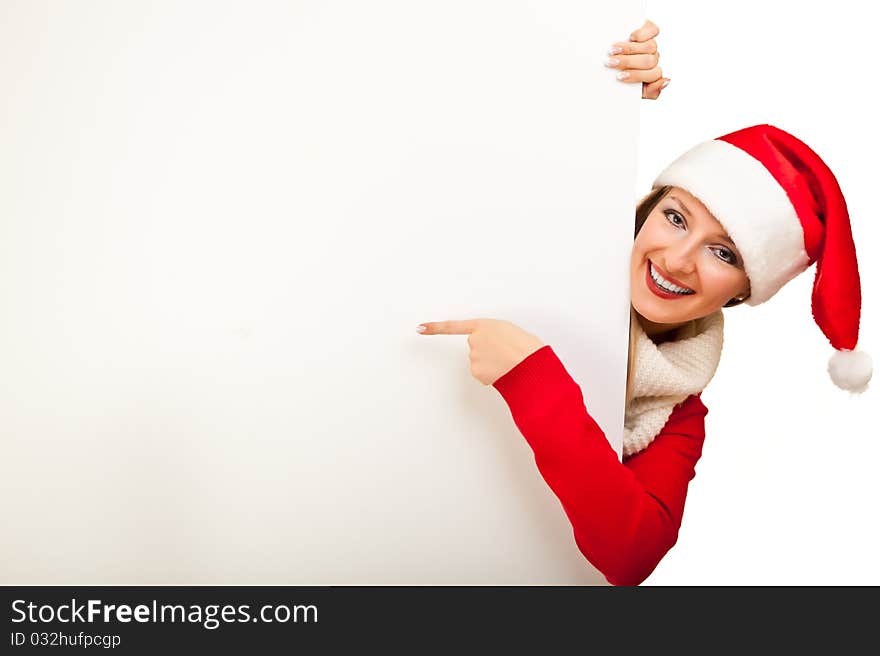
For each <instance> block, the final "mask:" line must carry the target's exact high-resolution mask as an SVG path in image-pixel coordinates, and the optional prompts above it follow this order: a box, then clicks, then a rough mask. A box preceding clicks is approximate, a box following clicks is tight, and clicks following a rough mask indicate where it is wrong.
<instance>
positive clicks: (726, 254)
mask: <svg viewBox="0 0 880 656" xmlns="http://www.w3.org/2000/svg"><path fill="white" fill-rule="evenodd" d="M712 251H713V252H715V253H721V254H722V255H721V260H722V261H723V262H727V263H728V264H732V265H734V266H736V265H737V263H738V260H737V259H736V255H734V254H733V253H732V252H731V251H729V250H728V249H726V248H722V247H719V248H713V249H712Z"/></svg>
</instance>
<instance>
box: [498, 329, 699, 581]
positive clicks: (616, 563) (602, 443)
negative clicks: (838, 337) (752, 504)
mask: <svg viewBox="0 0 880 656" xmlns="http://www.w3.org/2000/svg"><path fill="white" fill-rule="evenodd" d="M493 386H494V387H495V389H496V390H498V392H499V393H500V394H501V396H502V397H503V398H504V400H505V401H506V403H507V405H508V407H509V408H510V411H511V414H512V416H513V420H514V423H515V424H516V426H517V427H518V428H519V430H520V432H521V433H522V434H523V437H525V439H526V441H527V442H528V443H529V445H530V446H531V448H532V451H533V452H534V454H535V463H536V465H537V467H538V470H539V472H540V473H541V476H542V477H543V478H544V480H545V481H546V482H547V484H548V485H549V486H550V488H551V490H553V493H554V494H555V495H556V496H557V497H558V498H559V500H560V502H561V504H562V507H563V510H564V511H565V513H566V515H567V516H568V519H569V521H570V522H571V524H572V527H573V529H574V539H575V542H576V544H577V546H578V548H579V549H580V551H581V553H583V554H584V556H585V557H586V558H587V560H589V561H590V563H592V564H593V566H594V567H596V568H597V569H598V570H599V571H600V572H601V573H602V574H603V575H604V576H605V578H606V579H607V580H608V582H609V583H611V584H612V585H638V584H640V583H641V582H643V581H644V580H645V579H646V578H647V577H648V576H649V575H650V574H651V572H653V571H654V568H655V567H656V566H657V564H658V563H659V562H660V560H661V559H662V558H663V556H664V555H666V553H667V552H668V551H669V550H670V549H671V548H672V546H673V545H674V544H675V542H676V540H677V539H678V530H679V527H680V526H681V519H682V515H683V513H684V504H685V497H686V495H687V487H688V483H689V482H690V481H691V479H693V477H694V474H695V469H694V467H695V465H696V462H697V461H698V460H699V458H700V455H701V454H702V448H703V440H704V438H705V431H704V418H705V416H706V414H707V410H706V407H705V406H704V405H703V404H702V402H701V400H700V398H699V395H696V396H691V397H688V399H687V400H686V401H684V402H683V403H682V404H680V405H678V406H676V408H675V409H674V410H673V413H672V415H671V416H670V418H669V420H668V421H667V423H666V425H665V426H664V427H663V430H662V431H661V432H660V434H659V435H657V437H655V438H654V440H653V441H652V442H651V444H650V445H648V447H647V448H646V449H644V450H643V451H641V452H639V453H637V454H635V455H633V456H632V457H630V458H628V459H626V460H624V462H622V463H621V462H620V461H619V460H618V457H617V453H616V452H615V451H614V449H613V448H612V447H611V445H610V444H609V443H608V440H607V439H606V437H605V434H604V433H603V432H602V429H601V428H599V425H598V424H597V423H596V422H595V420H594V419H593V418H592V417H591V416H590V415H589V413H588V412H587V409H586V407H585V405H584V400H583V395H582V393H581V389H580V387H579V386H578V384H577V383H576V382H575V381H574V380H573V379H572V378H571V376H570V375H569V374H568V372H567V371H566V369H565V367H564V366H563V364H562V362H561V361H560V360H559V358H558V357H557V356H556V354H555V353H554V352H553V349H552V348H551V347H550V346H549V345H546V346H543V347H541V348H540V349H538V350H537V351H535V352H534V353H532V354H531V355H529V356H528V357H527V358H526V359H524V360H523V361H522V362H520V363H519V364H518V365H517V366H515V367H514V368H513V369H511V370H510V371H508V372H507V373H506V374H504V375H503V376H501V377H500V378H499V379H498V380H496V381H495V383H493Z"/></svg>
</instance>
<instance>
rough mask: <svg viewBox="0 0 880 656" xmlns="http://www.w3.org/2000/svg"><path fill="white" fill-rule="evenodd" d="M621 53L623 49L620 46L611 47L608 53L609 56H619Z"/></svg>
mask: <svg viewBox="0 0 880 656" xmlns="http://www.w3.org/2000/svg"><path fill="white" fill-rule="evenodd" d="M622 52H623V48H621V47H620V46H611V49H610V50H609V51H608V54H609V55H619V54H620V53H622Z"/></svg>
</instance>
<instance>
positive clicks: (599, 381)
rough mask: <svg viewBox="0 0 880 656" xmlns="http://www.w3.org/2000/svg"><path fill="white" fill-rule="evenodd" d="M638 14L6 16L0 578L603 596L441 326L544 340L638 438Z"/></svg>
mask: <svg viewBox="0 0 880 656" xmlns="http://www.w3.org/2000/svg"><path fill="white" fill-rule="evenodd" d="M641 7H642V3H641V2H640V1H638V0H629V1H628V2H623V3H616V5H615V7H614V9H613V10H603V11H602V12H601V14H597V13H596V12H595V11H594V9H593V8H592V7H591V5H589V4H586V3H582V2H575V1H573V0H559V1H555V2H549V1H546V0H542V1H541V2H524V1H519V2H510V1H508V0H504V1H501V0H496V1H479V2H473V1H470V0H468V1H463V0H459V1H456V2H443V3H434V2H418V3H417V2H410V1H409V0H396V1H392V0H385V1H383V2H370V3H364V2H357V1H334V2H329V1H325V0H320V1H319V0H313V1H308V2H294V1H287V0H279V1H269V0H266V1H263V2H247V3H245V2H241V1H238V2H210V1H207V0H188V1H186V2H171V1H165V2H151V3H146V2H143V3H141V2H116V1H111V0H94V1H91V2H75V3H74V2H60V1H58V2H49V3H44V4H37V3H31V2H27V1H21V2H9V1H4V4H3V11H4V15H3V20H2V21H0V90H2V94H3V98H4V102H2V103H0V112H3V114H2V115H0V173H2V174H0V221H2V223H0V306H2V308H3V312H4V318H3V321H2V322H0V371H2V375H0V425H2V429H0V430H2V431H3V434H4V439H3V449H4V453H3V457H2V459H0V486H2V488H0V490H2V494H0V515H2V518H3V524H4V533H5V535H4V540H3V543H2V547H0V580H2V581H3V582H4V583H7V584H12V583H30V584H38V583H39V584H42V583H95V584H102V583H114V584H119V583H147V584H157V583H171V584H185V583H225V584H231V583H242V584H244V583H251V584H253V583H260V584H273V583H274V584H301V585H306V584H319V585H328V584H373V583H375V584H383V583H404V584H429V583H544V584H550V583H591V582H603V581H604V579H603V578H602V577H601V575H599V574H597V573H596V572H595V571H594V570H593V569H592V568H591V567H590V566H589V564H588V563H587V562H586V561H585V559H584V558H583V556H582V555H581V554H580V552H579V551H578V550H577V548H576V546H575V544H574V540H573V538H572V532H571V526H570V525H569V524H568V520H567V519H566V517H565V515H564V513H563V512H562V509H561V507H560V505H559V502H558V500H557V499H556V498H555V497H554V496H553V494H552V492H551V491H550V489H549V488H548V487H547V486H546V484H545V483H544V481H543V479H542V478H541V477H540V474H539V473H538V471H537V468H536V467H535V464H534V460H533V455H532V452H531V449H530V448H529V447H528V445H527V443H526V442H525V440H524V439H523V438H522V436H521V435H520V434H519V431H518V430H517V428H516V427H515V425H514V423H513V421H512V419H511V417H510V412H509V410H508V408H507V406H506V404H505V403H504V401H503V399H502V398H501V397H500V395H499V394H498V393H497V392H496V391H495V390H494V388H487V387H485V386H482V385H481V384H480V383H478V382H477V381H476V380H475V379H473V378H472V377H471V375H470V371H469V362H468V357H467V355H468V349H467V342H466V337H465V336H451V337H439V336H438V337H426V336H421V335H418V334H417V333H416V331H415V328H416V326H417V325H418V324H419V323H420V322H423V321H438V320H443V319H462V318H475V317H484V316H485V317H495V318H501V319H508V320H511V321H514V322H515V323H517V324H519V325H521V326H523V327H525V328H526V329H528V330H530V331H532V332H534V333H535V334H537V335H539V336H540V337H541V338H542V339H544V341H546V342H547V343H549V344H552V345H553V347H554V350H555V351H556V352H557V353H558V355H559V356H560V358H561V359H562V361H563V362H564V363H565V364H566V367H567V368H568V370H569V371H570V372H571V374H572V375H573V376H574V377H575V379H576V380H577V381H578V382H580V383H581V384H582V386H583V387H584V389H585V390H589V392H588V393H587V398H588V403H589V404H590V409H591V412H592V413H593V414H594V417H595V418H596V420H597V422H598V423H599V424H600V426H602V427H603V428H604V429H605V430H606V432H607V433H608V434H609V435H610V436H612V438H613V440H614V442H615V443H616V444H617V446H618V447H619V441H620V433H619V427H620V426H621V425H622V418H623V395H624V381H625V366H624V364H625V359H626V344H627V339H626V337H627V334H626V330H627V325H628V317H629V310H628V303H627V302H626V299H627V297H626V290H627V281H628V277H627V275H626V272H627V267H628V259H629V258H628V253H629V248H630V244H631V239H632V233H631V230H632V228H631V226H632V218H631V217H632V203H631V196H632V194H633V193H634V189H635V176H636V167H635V162H636V152H637V145H638V144H637V135H636V131H637V124H638V111H639V103H640V100H639V89H638V87H636V86H634V85H622V84H619V83H618V82H617V80H616V79H615V77H614V75H613V71H610V70H608V69H607V68H605V67H604V66H603V63H602V62H603V60H604V58H605V56H606V51H607V48H608V46H609V45H610V44H611V42H613V41H615V40H618V39H621V38H625V37H626V35H627V34H629V32H630V30H632V29H634V28H635V27H637V26H638V24H639V22H640V10H641ZM597 271H598V272H601V277H599V276H597ZM597 279H598V280H600V281H601V284H596V283H595V281H596V280H597ZM588 282H589V283H592V284H588Z"/></svg>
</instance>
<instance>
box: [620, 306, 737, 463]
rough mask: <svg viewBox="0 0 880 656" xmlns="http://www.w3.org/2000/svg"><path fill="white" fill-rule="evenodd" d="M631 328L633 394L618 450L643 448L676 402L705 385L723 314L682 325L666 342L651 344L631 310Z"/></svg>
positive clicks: (710, 373)
mask: <svg viewBox="0 0 880 656" xmlns="http://www.w3.org/2000/svg"><path fill="white" fill-rule="evenodd" d="M631 317H632V320H631V321H630V330H633V331H636V334H637V340H636V346H635V350H636V353H635V357H636V363H635V371H634V372H633V381H632V399H631V400H630V401H629V402H628V403H627V404H626V416H625V418H624V428H623V455H624V456H630V455H632V454H634V453H638V452H639V451H641V450H642V449H644V448H645V447H647V446H648V445H649V444H650V443H651V442H652V441H653V440H654V438H655V437H656V436H657V434H658V433H659V432H660V430H661V429H662V428H663V426H664V425H665V424H666V422H667V420H668V419H669V416H670V415H671V414H672V411H673V409H674V408H675V406H676V405H678V404H679V403H681V402H682V401H684V400H685V399H686V398H687V397H689V396H690V395H692V394H697V393H699V392H701V391H702V390H703V388H705V387H706V385H708V383H709V381H710V380H712V376H714V375H715V370H716V369H717V368H718V361H719V360H720V359H721V346H722V344H723V342H724V315H723V314H722V313H721V310H718V311H717V312H715V313H713V314H710V315H709V316H707V317H703V318H701V319H696V320H694V321H691V322H689V323H688V324H686V325H684V326H682V327H681V328H679V329H678V331H677V332H676V333H675V335H674V339H672V340H670V341H668V342H662V343H660V344H655V343H654V342H653V341H651V338H650V337H648V335H646V334H645V331H644V329H642V327H641V324H639V322H638V320H636V318H635V314H634V313H633V314H632V315H631Z"/></svg>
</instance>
